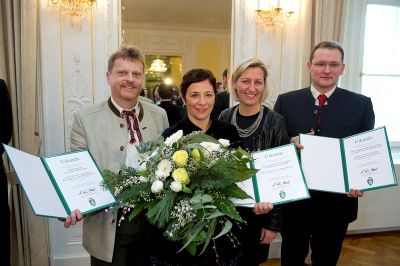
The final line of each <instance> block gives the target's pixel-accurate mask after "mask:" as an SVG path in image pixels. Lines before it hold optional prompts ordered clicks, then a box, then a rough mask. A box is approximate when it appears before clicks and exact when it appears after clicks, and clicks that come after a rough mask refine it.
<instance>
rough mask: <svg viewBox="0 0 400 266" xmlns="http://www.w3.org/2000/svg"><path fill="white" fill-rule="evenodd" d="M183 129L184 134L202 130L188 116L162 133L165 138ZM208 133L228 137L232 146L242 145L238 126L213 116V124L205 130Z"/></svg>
mask: <svg viewBox="0 0 400 266" xmlns="http://www.w3.org/2000/svg"><path fill="white" fill-rule="evenodd" d="M181 129H182V130H183V135H187V134H190V133H192V132H193V131H202V129H201V128H199V127H198V126H196V125H195V124H193V123H192V121H190V119H189V118H188V117H186V118H185V119H183V120H181V121H179V122H178V123H177V124H175V125H174V126H172V127H169V128H167V129H166V130H164V132H163V133H162V136H163V137H164V138H167V137H169V136H171V135H172V134H174V133H175V132H177V131H178V130H181ZM205 133H206V134H207V135H209V136H211V137H213V138H215V139H227V140H229V141H230V143H231V146H232V147H238V146H240V145H241V141H240V137H239V134H238V132H237V130H236V128H235V127H234V126H233V125H231V124H228V123H226V122H223V121H220V120H214V119H212V118H211V125H210V127H209V128H208V129H207V131H206V132H205Z"/></svg>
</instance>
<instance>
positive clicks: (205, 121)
mask: <svg viewBox="0 0 400 266" xmlns="http://www.w3.org/2000/svg"><path fill="white" fill-rule="evenodd" d="M181 94H182V100H183V102H184V103H185V105H186V111H187V117H186V118H185V119H183V120H181V121H180V122H178V123H177V124H175V125H174V126H172V127H169V128H167V129H166V130H165V131H164V132H163V134H162V135H163V137H164V138H166V137H168V136H170V135H172V134H173V133H175V132H176V131H178V130H180V129H182V130H183V135H187V134H189V133H191V132H193V131H199V130H202V131H204V132H205V133H206V134H207V135H210V136H212V137H214V138H215V139H219V138H224V139H228V140H229V141H230V143H231V145H234V146H239V145H240V137H239V135H238V133H237V130H236V128H235V127H234V126H232V125H231V124H229V123H226V122H222V121H219V120H213V119H212V118H211V117H210V114H211V111H212V109H213V107H214V103H215V95H216V94H217V83H216V79H215V77H214V75H213V74H212V72H211V71H209V70H207V69H192V70H190V71H188V72H187V73H186V74H185V75H184V76H183V78H182V83H181Z"/></svg>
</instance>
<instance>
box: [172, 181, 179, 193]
mask: <svg viewBox="0 0 400 266" xmlns="http://www.w3.org/2000/svg"><path fill="white" fill-rule="evenodd" d="M169 187H170V188H171V190H172V191H174V192H179V191H182V184H181V183H180V182H177V181H172V183H171V185H170V186H169Z"/></svg>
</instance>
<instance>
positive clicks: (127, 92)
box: [64, 47, 168, 266]
mask: <svg viewBox="0 0 400 266" xmlns="http://www.w3.org/2000/svg"><path fill="white" fill-rule="evenodd" d="M106 78H107V83H108V85H109V86H110V88H111V97H110V98H109V99H108V100H107V101H104V102H102V103H98V104H94V105H92V106H88V107H86V108H84V109H82V110H81V111H79V112H77V113H76V114H75V117H74V122H73V125H72V131H71V148H72V150H78V149H85V148H87V149H89V150H90V152H91V154H92V155H93V157H94V159H95V161H96V162H97V164H98V166H99V168H100V169H101V170H103V169H110V170H112V171H114V172H118V171H119V170H120V169H121V167H122V166H123V165H126V166H130V167H133V168H138V167H139V161H138V160H139V157H138V152H137V148H136V146H137V145H138V144H139V143H140V142H141V141H152V140H156V139H158V138H159V137H160V136H161V133H162V132H163V131H164V129H166V128H167V127H168V118H167V114H166V112H165V111H164V109H162V108H160V107H158V106H156V105H154V104H152V103H147V102H144V101H139V100H138V97H139V95H140V93H141V91H142V89H143V84H144V58H143V56H142V54H141V53H140V51H139V50H138V49H136V48H134V47H131V48H122V49H120V50H119V51H117V52H115V53H113V54H112V55H111V56H110V58H109V60H108V71H107V73H106ZM120 216H121V210H119V211H118V213H116V212H114V211H110V210H100V211H98V212H97V213H94V214H89V215H87V216H86V217H82V214H81V213H80V211H79V210H74V211H73V212H72V214H71V215H70V216H68V217H67V219H66V220H65V222H64V226H65V227H70V226H71V225H74V224H76V223H77V222H78V221H80V220H81V219H83V246H84V247H85V249H86V250H87V251H88V252H89V254H90V260H91V265H92V266H103V265H112V266H128V265H150V256H151V254H150V252H151V245H153V244H154V243H152V241H153V239H152V232H153V231H154V229H153V228H152V227H151V225H150V224H149V222H148V221H147V220H146V219H145V217H144V216H143V215H139V216H138V217H137V218H135V219H133V220H132V221H131V222H129V221H127V220H128V219H126V220H120V219H119V218H120ZM128 216H129V215H127V214H125V217H128Z"/></svg>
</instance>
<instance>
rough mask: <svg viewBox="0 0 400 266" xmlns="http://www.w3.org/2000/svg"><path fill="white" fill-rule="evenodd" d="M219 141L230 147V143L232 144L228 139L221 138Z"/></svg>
mask: <svg viewBox="0 0 400 266" xmlns="http://www.w3.org/2000/svg"><path fill="white" fill-rule="evenodd" d="M218 142H219V143H221V145H222V146H223V147H228V146H229V145H231V143H230V142H229V140H227V139H219V140H218Z"/></svg>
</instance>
